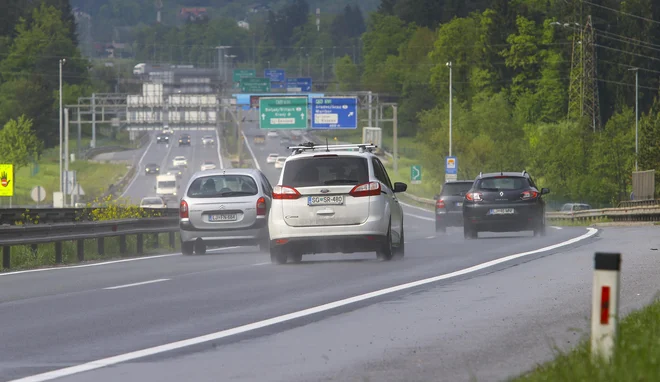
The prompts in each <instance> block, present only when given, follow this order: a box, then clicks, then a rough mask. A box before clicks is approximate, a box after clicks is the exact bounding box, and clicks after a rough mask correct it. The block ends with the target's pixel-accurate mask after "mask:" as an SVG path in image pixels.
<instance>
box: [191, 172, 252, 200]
mask: <svg viewBox="0 0 660 382" xmlns="http://www.w3.org/2000/svg"><path fill="white" fill-rule="evenodd" d="M258 191H259V189H258V187H257V183H256V182H255V181H254V179H253V178H252V177H251V176H249V175H213V176H204V177H201V178H197V179H195V180H194V181H193V182H192V184H191V185H190V188H189V189H188V197H190V198H224V197H231V196H250V195H256V194H257V192H258Z"/></svg>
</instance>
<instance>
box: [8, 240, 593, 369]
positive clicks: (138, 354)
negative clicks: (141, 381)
mask: <svg viewBox="0 0 660 382" xmlns="http://www.w3.org/2000/svg"><path fill="white" fill-rule="evenodd" d="M597 232H598V230H597V229H595V228H587V233H585V234H584V235H581V236H579V237H576V238H573V239H570V240H567V241H564V242H562V243H558V244H554V245H550V246H547V247H544V248H540V249H536V250H533V251H529V252H523V253H517V254H514V255H510V256H506V257H502V258H499V259H496V260H492V261H488V262H485V263H481V264H478V265H475V266H472V267H469V268H465V269H461V270H459V271H455V272H451V273H446V274H443V275H439V276H435V277H430V278H427V279H423V280H418V281H413V282H410V283H406V284H401V285H397V286H393V287H390V288H385V289H381V290H377V291H375V292H370V293H365V294H361V295H359V296H355V297H350V298H346V299H343V300H338V301H334V302H330V303H327V304H323V305H319V306H315V307H312V308H308V309H304V310H300V311H297V312H293V313H289V314H285V315H282V316H278V317H273V318H269V319H266V320H263V321H258V322H254V323H251V324H247V325H243V326H238V327H235V328H232V329H227V330H222V331H219V332H216V333H211V334H207V335H204V336H199V337H195V338H190V339H186V340H181V341H177V342H171V343H169V344H165V345H160V346H155V347H151V348H147V349H142V350H138V351H134V352H130V353H125V354H120V355H116V356H113V357H108V358H103V359H100V360H97V361H92V362H88V363H84V364H81V365H76V366H71V367H66V368H63V369H59V370H53V371H49V372H46V373H42V374H37V375H33V376H29V377H25V378H20V379H16V380H13V381H11V382H42V381H50V380H53V379H56V378H61V377H66V376H69V375H74V374H79V373H83V372H86V371H90V370H96V369H100V368H103V367H106V366H111V365H116V364H119V363H122V362H127V361H132V360H135V359H139V358H144V357H148V356H152V355H155V354H160V353H164V352H168V351H172V350H177V349H181V348H185V347H188V346H193V345H197V344H201V343H205V342H209V341H215V340H219V339H222V338H227V337H230V336H234V335H237V334H241V333H246V332H250V331H253V330H257V329H261V328H265V327H268V326H273V325H276V324H280V323H282V322H286V321H291V320H295V319H297V318H301V317H306V316H310V315H312V314H317V313H321V312H325V311H329V310H332V309H336V308H339V307H342V306H346V305H350V304H354V303H356V302H360V301H365V300H369V299H373V298H376V297H380V296H383V295H386V294H390V293H394V292H399V291H402V290H406V289H411V288H415V287H418V286H422V285H426V284H430V283H434V282H437V281H441V280H447V279H450V278H454V277H458V276H462V275H465V274H469V273H474V272H477V271H480V270H483V269H486V268H490V267H493V266H495V265H499V264H502V263H506V262H509V261H511V260H515V259H518V258H521V257H525V256H530V255H534V254H537V253H541V252H546V251H551V250H553V249H557V248H561V247H564V246H567V245H570V244H574V243H577V242H579V241H582V240H585V239H588V238H590V237H592V236H594V235H595V234H596V233H597Z"/></svg>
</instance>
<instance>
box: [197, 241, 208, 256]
mask: <svg viewBox="0 0 660 382" xmlns="http://www.w3.org/2000/svg"><path fill="white" fill-rule="evenodd" d="M205 253H206V244H204V242H203V241H201V240H197V241H196V242H195V254H196V255H203V254H205Z"/></svg>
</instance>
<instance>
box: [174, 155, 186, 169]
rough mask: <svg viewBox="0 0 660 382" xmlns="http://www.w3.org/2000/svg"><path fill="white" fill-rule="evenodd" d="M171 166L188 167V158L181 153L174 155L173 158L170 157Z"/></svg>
mask: <svg viewBox="0 0 660 382" xmlns="http://www.w3.org/2000/svg"><path fill="white" fill-rule="evenodd" d="M172 166H173V167H188V160H187V159H186V157H184V156H182V155H179V156H176V157H174V159H172Z"/></svg>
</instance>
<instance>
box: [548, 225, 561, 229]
mask: <svg viewBox="0 0 660 382" xmlns="http://www.w3.org/2000/svg"><path fill="white" fill-rule="evenodd" d="M550 228H554V229H557V230H559V229H563V228H561V227H556V226H554V225H551V226H550Z"/></svg>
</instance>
